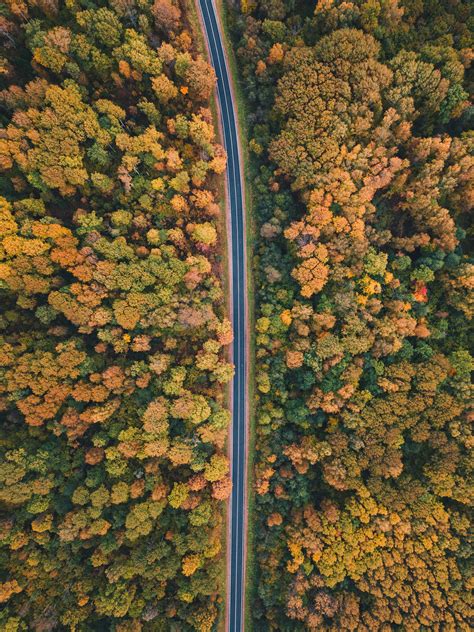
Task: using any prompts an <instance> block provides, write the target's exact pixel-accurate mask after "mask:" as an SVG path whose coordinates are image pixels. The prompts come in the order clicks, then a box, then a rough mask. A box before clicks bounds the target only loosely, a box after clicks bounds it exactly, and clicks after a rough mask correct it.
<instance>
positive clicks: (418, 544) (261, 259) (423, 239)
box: [229, 0, 474, 632]
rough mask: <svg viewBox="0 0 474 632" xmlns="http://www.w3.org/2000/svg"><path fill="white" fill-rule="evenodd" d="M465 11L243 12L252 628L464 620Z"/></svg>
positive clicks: (330, 3)
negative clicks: (250, 246) (251, 239)
mask: <svg viewBox="0 0 474 632" xmlns="http://www.w3.org/2000/svg"><path fill="white" fill-rule="evenodd" d="M472 10H473V5H472V3H470V2H469V1H468V0H450V1H449V2H447V1H444V0H347V1H346V0H318V1H309V2H305V1H303V0H291V1H287V2H285V1H283V0H242V2H241V3H240V9H239V10H237V9H236V10H234V11H232V12H230V14H229V25H230V28H231V32H232V34H233V37H234V42H235V48H236V51H237V59H238V67H239V75H240V77H241V80H242V88H243V89H242V95H243V98H244V99H245V101H246V106H247V107H246V109H247V119H246V125H247V129H248V130H249V132H248V134H249V139H248V140H249V150H250V152H251V165H250V178H249V182H250V186H251V189H252V191H251V193H252V199H253V213H254V215H255V222H256V225H257V226H256V237H255V241H256V245H255V249H254V260H253V266H254V274H255V282H256V332H255V339H256V368H255V372H256V393H257V396H256V413H255V417H256V418H255V434H256V446H255V447H256V456H255V467H254V478H255V511H254V514H253V515H254V521H255V522H254V524H253V525H252V527H251V528H252V530H253V538H254V550H253V554H252V555H253V558H252V560H251V562H253V564H254V570H255V575H256V579H255V586H254V589H253V598H252V599H251V601H250V605H249V609H250V612H251V616H252V622H253V628H252V629H253V630H255V631H256V632H265V631H270V630H277V631H280V632H298V631H301V632H302V631H308V630H317V631H318V632H323V631H325V630H327V631H331V632H339V631H344V630H357V631H358V632H365V631H381V632H382V631H383V632H388V631H390V630H401V631H407V632H408V631H409V632H413V631H416V630H425V631H427V630H430V631H452V632H455V631H456V632H458V631H465V632H467V631H468V630H470V629H471V623H472V614H473V612H472V601H471V596H472V595H471V591H472V587H473V580H472V569H473V564H472V559H470V555H471V552H472V549H471V548H470V543H469V539H468V535H469V534H468V530H469V510H470V507H471V506H472V501H473V487H472V447H473V439H472V434H471V429H470V421H472V411H470V410H469V405H470V403H471V402H472V391H471V386H470V372H471V371H472V369H473V367H474V365H473V359H472V357H471V355H470V353H469V348H470V346H471V345H472V338H471V339H470V338H469V336H470V335H472V330H470V329H469V322H470V319H471V318H472V315H473V308H474V304H473V294H472V290H473V285H474V282H473V279H474V275H473V272H474V265H473V260H472V251H471V250H470V245H469V244H470V241H471V239H472V227H471V224H470V219H469V212H470V211H471V209H472V205H473V201H474V192H473V181H474V177H473V176H474V159H473V149H474V135H473V132H472V122H473V108H472V101H471V98H472V74H471V70H470V65H471V61H472V59H473V57H474V51H473V32H474V29H473V27H474V18H473V14H472Z"/></svg>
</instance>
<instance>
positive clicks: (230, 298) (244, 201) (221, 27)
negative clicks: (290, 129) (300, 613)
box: [193, 0, 250, 629]
mask: <svg viewBox="0 0 474 632" xmlns="http://www.w3.org/2000/svg"><path fill="white" fill-rule="evenodd" d="M193 2H194V5H195V7H196V11H197V15H198V18H199V23H200V26H201V32H202V33H203V35H204V43H205V47H206V52H207V57H208V61H210V59H211V55H210V50H209V43H208V39H207V35H206V29H205V25H204V22H203V17H202V12H201V6H200V3H199V0H193ZM211 2H212V5H213V7H214V10H215V15H216V19H217V22H218V25H219V30H220V35H221V39H222V43H223V51H224V57H225V65H226V70H227V75H228V78H229V87H230V91H231V96H232V104H233V107H234V112H235V121H236V127H237V130H236V131H237V152H238V156H239V166H240V186H241V190H242V210H243V214H242V221H243V228H244V234H245V239H244V258H245V275H244V290H245V317H246V323H247V328H246V335H245V352H246V355H247V365H246V375H245V391H246V395H247V396H246V405H245V489H244V500H245V503H244V504H245V507H244V533H245V538H244V553H243V558H244V569H243V583H244V585H243V593H244V598H243V611H244V612H243V615H244V616H243V620H244V622H245V606H246V601H247V599H246V596H247V591H246V581H245V580H246V576H247V539H248V524H249V521H248V472H249V458H248V454H249V434H250V423H249V415H250V399H249V382H250V380H249V377H250V335H249V314H250V310H249V300H248V290H249V267H250V266H249V257H248V243H247V241H248V225H247V191H246V183H245V177H244V173H245V164H244V160H243V150H242V146H241V143H242V140H241V129H240V117H239V114H238V110H237V107H236V104H237V102H238V101H237V99H236V96H235V95H236V90H235V85H234V76H233V73H232V72H231V70H230V69H231V68H232V65H231V63H230V61H229V56H228V51H227V46H226V45H225V44H226V43H227V39H228V38H227V37H226V31H225V28H224V23H223V20H222V15H221V6H220V2H217V3H216V2H215V0H211ZM214 98H215V103H216V108H217V111H218V114H219V116H218V117H217V118H218V128H219V136H220V139H221V140H223V138H224V134H223V128H222V112H221V106H220V101H219V98H218V96H217V86H216V87H215V88H214ZM224 182H225V184H224V189H225V198H226V225H227V252H228V253H231V252H232V227H231V207H230V196H229V188H228V180H227V178H224ZM227 266H228V270H227V273H228V275H229V279H232V271H233V262H232V256H228V257H227ZM228 305H229V308H230V313H232V309H233V295H232V292H231V291H230V292H229V296H228ZM230 356H231V361H232V362H233V350H232V346H231V349H230ZM229 390H230V395H229V405H230V410H231V411H232V410H233V401H234V397H233V389H232V388H231V389H229ZM229 430H230V429H229ZM229 434H230V432H229ZM231 445H232V442H231V441H229V442H228V456H229V458H231V456H232V454H231V450H232V448H231ZM230 503H231V497H230V496H229V499H228V500H227V555H226V561H227V564H226V566H227V571H226V589H227V590H226V592H227V591H228V588H229V586H230V571H231V569H230V563H229V562H230V557H231V546H232V541H231V512H230ZM228 624H229V599H228V594H227V595H226V607H225V627H226V629H228Z"/></svg>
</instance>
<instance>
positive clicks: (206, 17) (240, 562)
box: [199, 0, 247, 632]
mask: <svg viewBox="0 0 474 632" xmlns="http://www.w3.org/2000/svg"><path fill="white" fill-rule="evenodd" d="M199 5H200V9H201V15H202V18H203V22H204V26H205V31H206V38H207V42H208V47H209V51H210V55H211V62H212V65H213V66H214V69H215V71H216V75H217V94H218V98H219V103H220V116H221V122H222V131H223V136H224V138H223V141H224V146H225V149H226V151H227V173H226V177H227V190H228V201H229V206H230V214H231V222H230V223H231V235H230V237H231V238H230V240H229V242H230V252H229V257H230V260H231V265H232V273H231V291H232V321H233V328H234V342H233V360H234V364H235V376H234V380H233V383H232V432H231V436H232V441H231V458H232V466H231V469H232V495H231V500H230V543H229V552H228V560H227V563H228V565H229V566H228V568H229V569H230V573H229V574H230V586H228V604H227V621H228V628H227V629H228V630H229V632H240V631H241V630H243V627H244V594H245V542H246V519H245V516H246V499H247V493H246V486H247V450H246V446H247V441H246V432H247V427H246V419H247V399H246V398H247V355H246V352H247V344H246V343H247V310H246V293H247V284H246V252H245V223H244V207H243V203H242V200H243V191H242V179H241V172H240V161H239V145H238V133H237V123H236V121H237V119H236V113H235V104H234V102H233V100H232V92H231V89H230V83H229V71H228V68H227V63H226V58H225V55H224V49H223V44H222V42H223V39H222V36H221V32H220V24H219V21H218V19H217V12H216V8H215V6H214V2H213V0H199Z"/></svg>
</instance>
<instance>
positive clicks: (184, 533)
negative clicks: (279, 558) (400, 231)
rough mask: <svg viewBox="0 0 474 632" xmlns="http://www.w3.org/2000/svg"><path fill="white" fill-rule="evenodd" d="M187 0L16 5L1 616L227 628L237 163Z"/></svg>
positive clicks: (1, 110)
mask: <svg viewBox="0 0 474 632" xmlns="http://www.w3.org/2000/svg"><path fill="white" fill-rule="evenodd" d="M185 8H186V5H185V3H182V4H179V5H178V4H177V3H175V2H171V0H154V1H153V0H110V1H105V0H97V1H93V0H66V1H65V2H60V1H59V0H5V1H4V2H2V3H1V6H0V37H1V44H0V301H1V312H0V418H1V423H0V450H1V461H0V560H1V563H0V604H1V609H0V629H1V630H3V631H5V632H23V631H27V630H35V631H37V632H48V631H49V630H73V631H74V630H75V631H83V632H91V631H93V630H97V631H101V632H102V631H104V630H113V631H115V632H139V631H141V630H143V631H144V632H146V631H147V630H154V631H165V630H166V631H168V630H169V631H171V632H172V631H175V632H182V631H186V630H197V631H198V632H209V631H210V630H211V629H213V626H214V625H215V622H216V620H217V616H218V612H219V609H220V608H221V605H220V602H221V596H220V595H221V590H222V587H221V583H222V582H221V580H220V578H221V575H222V572H223V553H222V550H221V549H222V541H223V525H224V517H223V516H224V513H223V509H224V506H225V500H226V498H227V497H228V495H229V493H230V480H229V474H228V469H229V463H228V458H227V456H226V449H225V441H226V436H227V427H228V424H229V412H228V407H227V404H226V400H225V397H226V395H225V389H226V387H225V384H226V383H227V382H228V381H229V380H230V379H231V378H232V374H233V367H232V365H231V364H230V363H229V362H228V359H227V358H228V353H227V346H228V345H229V344H230V342H231V341H232V331H231V324H230V322H229V320H228V318H227V316H226V313H227V310H226V298H225V295H224V292H223V272H222V267H223V266H222V244H223V240H222V236H221V234H220V233H221V230H220V216H221V210H220V207H219V205H218V199H217V188H218V183H219V181H220V174H222V173H223V171H224V169H225V164H226V156H225V152H224V150H223V148H222V147H221V146H220V145H219V144H218V143H217V142H216V138H215V130H214V125H213V119H212V114H211V110H210V101H209V99H210V95H211V92H212V90H213V88H214V84H215V75H214V73H213V71H212V69H211V68H210V66H209V65H208V63H207V62H206V61H205V59H204V58H203V57H202V55H201V54H199V52H198V50H199V47H198V46H197V42H196V38H195V35H194V32H193V28H192V25H191V24H190V23H189V19H188V17H189V16H188V14H187V13H186V11H185Z"/></svg>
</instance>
